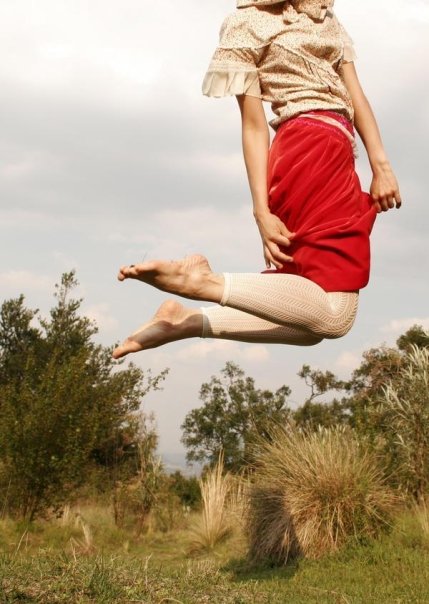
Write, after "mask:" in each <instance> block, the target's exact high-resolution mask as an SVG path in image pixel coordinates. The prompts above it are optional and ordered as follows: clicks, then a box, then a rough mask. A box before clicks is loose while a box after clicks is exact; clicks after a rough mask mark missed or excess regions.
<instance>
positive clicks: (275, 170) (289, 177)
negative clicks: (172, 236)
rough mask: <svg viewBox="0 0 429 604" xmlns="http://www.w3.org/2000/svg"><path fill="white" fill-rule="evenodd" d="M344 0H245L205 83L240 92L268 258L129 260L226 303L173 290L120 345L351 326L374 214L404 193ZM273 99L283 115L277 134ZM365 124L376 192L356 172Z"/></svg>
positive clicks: (168, 285) (308, 338) (123, 348)
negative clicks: (341, 13) (268, 112)
mask: <svg viewBox="0 0 429 604" xmlns="http://www.w3.org/2000/svg"><path fill="white" fill-rule="evenodd" d="M333 3H334V0H290V1H288V2H285V1H280V2H279V1H278V0H277V1H274V0H253V1H252V0H238V1H237V10H236V11H235V12H234V13H233V14H231V15H230V16H228V17H227V18H226V20H225V21H224V23H223V26H222V28H221V33H220V42H219V46H218V48H217V49H216V51H215V53H214V56H213V59H212V61H211V63H210V66H209V69H208V72H207V74H206V77H205V79H204V83H203V92H204V94H205V95H207V96H212V97H223V96H230V95H232V96H236V97H237V100H238V104H239V107H240V112H241V119H242V140H243V153H244V160H245V164H246V168H247V174H248V180H249V186H250V191H251V194H252V199H253V213H254V217H255V220H256V223H257V225H258V228H259V232H260V235H261V239H262V246H263V254H264V258H265V263H266V268H267V270H266V271H265V272H264V273H246V274H235V273H234V274H231V273H223V274H217V273H214V272H213V271H212V270H211V268H210V266H209V263H208V261H207V260H206V258H204V257H203V256H199V255H196V256H190V257H187V258H185V259H184V260H180V261H163V260H155V261H151V262H144V263H142V264H136V265H131V266H124V267H122V268H121V269H120V272H119V276H118V278H119V280H120V281H124V280H125V279H137V280H140V281H143V282H144V283H147V284H148V285H152V286H154V287H156V288H158V289H160V290H162V291H165V292H169V293H172V294H176V295H179V296H182V297H184V298H190V299H192V300H202V301H206V302H212V303H215V304H214V305H211V306H208V307H203V308H200V309H196V308H187V307H186V306H183V305H181V304H179V303H178V302H177V301H175V300H168V301H166V302H164V303H163V304H162V305H161V307H160V308H159V309H158V311H157V313H156V314H155V316H154V317H153V319H152V320H150V321H149V322H147V323H145V324H144V325H142V326H141V327H140V328H139V329H138V330H137V331H136V332H135V333H134V334H132V335H131V336H130V337H129V338H127V339H126V340H125V342H123V344H122V345H120V346H119V347H118V348H116V350H115V351H114V357H115V358H120V357H123V356H125V355H127V354H128V353H131V352H138V351H140V350H146V349H148V348H154V347H156V346H161V345H162V344H166V343H167V342H172V341H175V340H181V339H184V338H192V337H203V338H222V339H229V340H239V341H242V342H260V343H282V344H295V345H301V346H310V345H313V344H317V343H318V342H320V341H321V340H323V339H324V338H339V337H341V336H343V335H345V334H346V333H347V332H348V331H349V330H350V328H351V327H352V325H353V322H354V319H355V316H356V311H357V305H358V297H359V290H360V289H362V288H363V287H365V285H366V284H367V283H368V279H369V265H370V245H369V235H370V232H371V229H372V226H373V223H374V220H375V217H376V215H377V213H380V212H385V211H387V210H389V209H391V208H393V207H395V206H396V207H397V208H399V207H400V206H401V196H400V193H399V189H398V184H397V181H396V178H395V175H394V173H393V172H392V169H391V167H390V163H389V161H388V158H387V155H386V153H385V151H384V148H383V143H382V141H381V137H380V133H379V129H378V126H377V123H376V120H375V117H374V114H373V112H372V110H371V107H370V105H369V103H368V101H367V99H366V97H365V94H364V92H363V91H362V88H361V85H360V83H359V80H358V77H357V74H356V70H355V67H354V59H355V54H354V49H353V44H352V41H351V39H350V37H349V36H348V35H347V33H346V31H345V30H344V28H343V27H342V25H341V24H340V23H339V22H338V20H337V18H336V16H335V14H334V13H333V11H332V6H333ZM263 101H269V102H270V103H271V106H272V110H273V112H274V114H275V116H276V117H275V119H273V120H272V121H271V122H270V125H271V126H272V128H273V129H274V130H275V131H276V135H275V137H274V140H273V142H272V144H271V146H270V137H269V129H268V124H267V121H266V118H265V113H264V109H263V105H262V102H263ZM354 128H355V129H356V131H357V132H358V134H359V136H360V138H361V140H362V142H363V144H364V146H365V149H366V151H367V154H368V159H369V163H370V166H371V169H372V173H373V178H372V183H371V188H370V194H367V193H363V192H362V189H361V185H360V182H359V178H358V176H357V174H356V172H355V149H356V145H355V141H354Z"/></svg>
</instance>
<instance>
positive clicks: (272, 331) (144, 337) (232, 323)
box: [114, 300, 322, 359]
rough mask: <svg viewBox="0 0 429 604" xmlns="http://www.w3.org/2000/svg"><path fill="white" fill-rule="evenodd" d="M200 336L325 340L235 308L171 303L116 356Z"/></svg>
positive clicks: (309, 343) (297, 342)
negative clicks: (199, 306) (191, 306)
mask: <svg viewBox="0 0 429 604" xmlns="http://www.w3.org/2000/svg"><path fill="white" fill-rule="evenodd" d="M197 337H200V338H217V339H221V340H235V341H239V342H252V343H261V344H289V345H295V346H313V345H314V344H318V343H319V342H321V340H322V338H321V337H320V336H316V335H314V334H311V333H310V332H308V331H306V330H305V329H301V328H299V327H293V326H290V327H288V326H285V325H277V324H275V323H270V322H269V321H265V320H264V319H260V318H259V317H255V316H254V315H250V314H248V313H245V312H242V311H240V310H236V309H235V308H226V307H223V306H209V307H206V308H201V309H198V308H186V307H185V306H183V305H182V304H180V303H179V302H177V301H175V300H168V301H167V302H164V303H163V304H162V305H161V306H160V308H159V310H158V311H157V313H156V314H155V316H154V317H153V318H152V319H151V320H150V321H148V322H147V323H145V324H144V325H142V326H141V327H139V329H138V330H137V331H136V332H135V333H133V334H132V335H131V336H130V337H129V338H127V339H126V340H125V341H124V342H123V343H122V344H121V345H120V346H118V347H117V348H116V350H115V352H114V357H115V358H117V359H119V358H121V357H123V356H125V355H127V354H129V353H131V352H140V351H141V350H148V349H150V348H157V347H158V346H163V345H164V344H167V343H169V342H175V341H177V340H185V339H188V338H197Z"/></svg>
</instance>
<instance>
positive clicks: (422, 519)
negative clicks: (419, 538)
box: [413, 499, 429, 541]
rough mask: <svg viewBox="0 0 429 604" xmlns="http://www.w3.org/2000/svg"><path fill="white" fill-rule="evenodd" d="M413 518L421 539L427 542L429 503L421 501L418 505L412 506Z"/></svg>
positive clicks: (428, 536)
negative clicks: (419, 530)
mask: <svg viewBox="0 0 429 604" xmlns="http://www.w3.org/2000/svg"><path fill="white" fill-rule="evenodd" d="M413 511H414V516H415V518H416V520H417V523H418V525H419V528H420V529H421V531H422V534H423V537H424V538H425V539H426V540H428V541H429V503H428V500H427V499H423V500H422V501H420V503H415V504H414V510H413Z"/></svg>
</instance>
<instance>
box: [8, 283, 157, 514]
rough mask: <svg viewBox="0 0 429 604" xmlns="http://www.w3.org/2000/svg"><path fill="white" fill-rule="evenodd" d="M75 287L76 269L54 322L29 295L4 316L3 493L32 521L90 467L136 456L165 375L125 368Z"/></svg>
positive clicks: (60, 288) (60, 295)
mask: <svg viewBox="0 0 429 604" xmlns="http://www.w3.org/2000/svg"><path fill="white" fill-rule="evenodd" d="M76 286H77V281H76V278H75V274H74V272H70V273H66V274H64V275H63V276H62V279H61V283H60V284H59V285H57V286H56V293H55V298H56V304H55V305H54V307H53V308H52V310H51V312H50V316H49V318H48V319H41V318H40V316H39V314H38V311H35V310H29V309H27V308H26V307H25V306H24V298H23V296H20V297H19V298H17V299H14V300H8V301H5V302H4V303H3V305H2V307H1V310H0V488H1V494H2V501H3V502H4V506H5V508H6V509H7V510H9V512H11V513H15V514H18V515H20V516H22V517H25V518H30V519H33V518H34V517H35V516H36V515H37V514H40V513H43V511H44V510H46V509H48V508H50V507H59V506H60V505H61V504H62V502H64V501H65V500H66V499H67V498H68V497H69V496H70V495H71V493H72V492H73V490H74V489H75V488H76V487H77V486H78V485H80V484H82V483H83V482H84V481H85V478H86V469H87V468H88V466H89V464H90V463H91V462H92V463H94V462H96V463H98V464H102V465H104V466H105V467H113V466H116V467H117V466H118V464H125V465H126V464H129V463H130V460H132V459H133V458H135V456H136V448H135V446H134V445H135V442H134V441H135V436H136V433H137V424H136V418H135V412H136V411H137V410H138V408H139V406H140V403H141V400H142V397H143V396H144V395H145V394H146V393H147V392H148V390H150V389H153V388H155V389H156V388H158V387H159V384H160V382H161V381H162V380H163V379H164V377H165V372H163V373H162V374H160V375H158V376H156V377H155V378H152V377H151V376H150V374H147V375H144V374H143V372H142V371H141V370H140V369H138V368H137V367H135V366H133V365H130V366H129V367H128V368H127V369H122V370H118V369H117V365H118V364H117V363H116V362H114V361H113V360H112V358H111V349H110V348H104V347H102V346H98V345H96V344H95V343H93V336H94V335H95V333H96V331H97V328H96V326H95V325H94V324H93V323H92V322H91V321H90V320H89V319H87V318H85V317H82V316H81V315H80V314H79V311H80V307H81V302H82V301H81V300H76V299H73V298H72V297H71V294H72V291H73V289H74V288H75V287H76ZM36 319H37V320H38V326H37V327H35V326H34V323H35V321H36Z"/></svg>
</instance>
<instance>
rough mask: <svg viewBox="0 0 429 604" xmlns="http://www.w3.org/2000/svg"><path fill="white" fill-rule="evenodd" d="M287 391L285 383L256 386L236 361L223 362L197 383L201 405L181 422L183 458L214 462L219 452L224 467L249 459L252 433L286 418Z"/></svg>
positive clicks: (235, 466) (234, 466)
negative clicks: (266, 387) (275, 387)
mask: <svg viewBox="0 0 429 604" xmlns="http://www.w3.org/2000/svg"><path fill="white" fill-rule="evenodd" d="M289 395H290V389H289V388H288V386H282V387H281V388H279V389H278V390H276V391H275V392H271V391H270V390H260V389H257V388H256V387H255V382H254V380H253V379H252V378H250V377H246V376H245V374H244V371H243V370H242V369H240V367H238V365H236V364H234V363H232V362H228V363H226V365H225V367H224V369H222V371H221V376H220V377H215V376H213V377H212V378H211V380H210V382H208V383H204V384H203V385H202V386H201V390H200V400H201V401H202V402H203V406H202V407H201V408H199V409H194V410H193V411H191V412H190V413H188V415H187V416H186V418H185V421H184V422H183V424H182V430H183V437H182V442H183V443H184V445H185V447H186V448H187V449H188V452H187V460H188V461H189V462H192V461H197V462H208V463H209V464H210V465H212V466H214V465H215V464H216V462H217V460H218V459H219V454H220V453H221V452H223V455H224V461H225V468H226V469H228V470H234V471H236V470H239V469H241V468H242V467H243V466H245V465H246V463H248V462H249V461H250V459H249V452H248V449H249V444H250V443H251V442H252V438H253V437H254V435H256V434H259V435H261V434H266V435H267V436H268V433H269V432H268V428H269V426H270V425H271V424H273V423H277V424H283V423H284V422H285V421H286V419H287V418H288V416H289V413H290V411H289V409H288V407H287V397H288V396H289Z"/></svg>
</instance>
